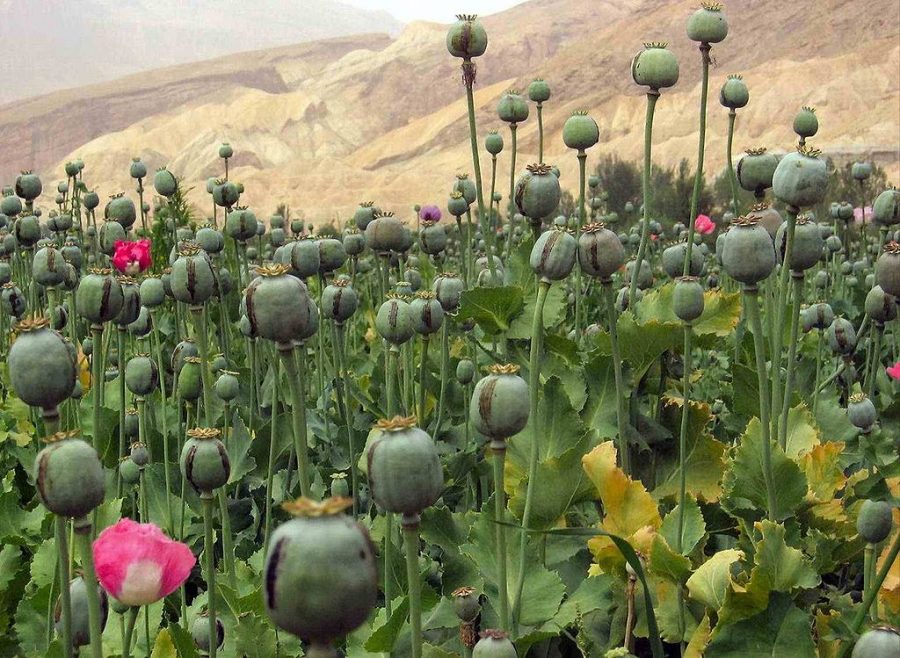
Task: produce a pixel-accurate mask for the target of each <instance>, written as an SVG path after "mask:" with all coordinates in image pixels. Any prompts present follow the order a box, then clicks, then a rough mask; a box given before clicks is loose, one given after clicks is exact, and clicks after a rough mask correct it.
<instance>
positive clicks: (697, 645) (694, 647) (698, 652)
mask: <svg viewBox="0 0 900 658" xmlns="http://www.w3.org/2000/svg"><path fill="white" fill-rule="evenodd" d="M711 633H712V631H711V630H710V628H709V615H703V621H701V622H700V625H699V626H697V630H695V631H694V634H693V635H692V636H691V641H690V642H688V645H687V648H686V649H685V650H684V658H703V652H704V651H706V645H707V644H709V636H710V634H711Z"/></svg>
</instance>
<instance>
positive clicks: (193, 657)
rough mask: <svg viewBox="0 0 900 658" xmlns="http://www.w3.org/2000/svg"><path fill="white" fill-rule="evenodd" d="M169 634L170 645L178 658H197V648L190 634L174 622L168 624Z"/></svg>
mask: <svg viewBox="0 0 900 658" xmlns="http://www.w3.org/2000/svg"><path fill="white" fill-rule="evenodd" d="M168 629H169V634H170V635H171V636H172V644H174V645H175V650H176V651H177V652H178V658H198V657H199V655H200V654H198V653H197V647H196V645H194V640H193V638H191V634H190V633H189V632H188V631H186V630H185V629H183V628H182V627H181V626H179V625H178V624H176V623H174V622H171V621H170V622H169V625H168Z"/></svg>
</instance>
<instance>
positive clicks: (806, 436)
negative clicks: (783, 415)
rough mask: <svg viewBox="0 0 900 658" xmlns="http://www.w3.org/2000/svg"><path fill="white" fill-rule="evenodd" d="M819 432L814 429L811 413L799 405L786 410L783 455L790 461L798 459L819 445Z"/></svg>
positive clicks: (803, 405) (804, 406)
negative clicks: (785, 439)
mask: <svg viewBox="0 0 900 658" xmlns="http://www.w3.org/2000/svg"><path fill="white" fill-rule="evenodd" d="M819 438H820V437H819V430H817V429H816V427H815V421H814V420H813V416H812V413H811V412H810V411H809V409H807V408H806V405H805V404H803V403H800V404H799V405H797V406H796V407H793V408H791V409H790V410H788V422H787V444H786V445H787V447H786V449H785V453H786V454H787V456H788V457H789V458H790V459H794V460H796V459H798V458H800V457H801V456H803V455H805V454H806V453H808V452H809V451H810V450H812V449H813V448H814V447H815V446H817V445H819Z"/></svg>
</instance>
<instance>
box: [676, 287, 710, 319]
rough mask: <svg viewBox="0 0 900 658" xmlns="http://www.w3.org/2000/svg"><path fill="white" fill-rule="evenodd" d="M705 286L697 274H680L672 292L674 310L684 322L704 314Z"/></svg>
mask: <svg viewBox="0 0 900 658" xmlns="http://www.w3.org/2000/svg"><path fill="white" fill-rule="evenodd" d="M703 304H704V298H703V286H701V285H700V279H698V278H697V277H695V276H680V277H678V278H677V279H676V280H675V290H674V292H673V293H672V311H674V313H675V317H677V318H678V319H679V320H681V321H682V322H686V323H691V322H693V321H694V320H696V319H697V318H699V317H700V316H701V315H703Z"/></svg>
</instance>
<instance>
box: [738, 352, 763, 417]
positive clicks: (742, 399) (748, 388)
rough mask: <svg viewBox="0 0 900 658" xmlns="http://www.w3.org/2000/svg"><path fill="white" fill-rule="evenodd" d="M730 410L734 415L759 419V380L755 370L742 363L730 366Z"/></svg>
mask: <svg viewBox="0 0 900 658" xmlns="http://www.w3.org/2000/svg"><path fill="white" fill-rule="evenodd" d="M731 392H732V409H733V410H734V412H735V413H736V414H740V415H741V416H746V417H747V418H752V417H753V416H756V417H759V378H758V377H757V374H756V368H751V367H750V366H747V365H744V364H743V363H732V364H731Z"/></svg>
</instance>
